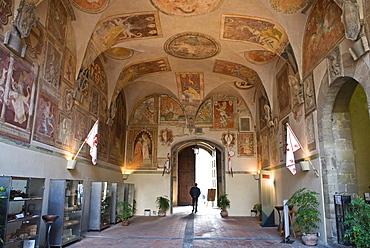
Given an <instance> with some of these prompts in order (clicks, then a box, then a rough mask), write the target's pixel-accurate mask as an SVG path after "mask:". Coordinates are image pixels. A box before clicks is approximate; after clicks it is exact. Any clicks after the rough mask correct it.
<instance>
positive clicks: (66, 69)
mask: <svg viewBox="0 0 370 248" xmlns="http://www.w3.org/2000/svg"><path fill="white" fill-rule="evenodd" d="M63 78H64V79H65V80H66V81H67V82H68V83H69V84H71V85H72V86H74V83H75V79H76V57H75V56H73V55H72V53H71V52H70V51H69V50H68V49H65V51H64V66H63Z"/></svg>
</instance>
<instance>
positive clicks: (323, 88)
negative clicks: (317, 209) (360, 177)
mask: <svg viewBox="0 0 370 248" xmlns="http://www.w3.org/2000/svg"><path fill="white" fill-rule="evenodd" d="M344 74H345V75H344V76H342V77H337V78H336V79H335V80H333V82H331V83H330V82H329V77H328V74H327V73H325V75H324V76H323V79H322V81H321V82H320V84H319V85H320V88H319V90H318V93H317V94H318V95H317V120H318V123H317V125H318V136H319V144H320V146H319V147H320V150H319V153H320V158H321V166H322V180H323V194H324V195H323V196H324V207H325V212H326V215H325V216H326V217H325V218H326V223H327V224H326V229H327V239H328V242H329V243H337V228H336V219H335V205H334V195H335V194H339V193H345V194H348V195H355V194H356V193H357V182H356V170H355V159H354V155H353V144H352V132H351V127H350V118H349V110H348V106H349V100H350V99H351V96H352V93H353V92H354V90H355V88H356V86H357V85H359V84H360V85H361V86H362V88H363V90H364V92H365V94H366V99H367V106H368V111H369V109H370V108H369V106H370V86H369V83H368V82H369V81H370V74H369V67H368V66H367V64H366V62H365V61H361V63H352V64H351V65H350V66H348V67H346V68H345V70H344ZM339 131H340V132H339ZM340 142H342V144H341V143H340ZM343 157H345V159H343Z"/></svg>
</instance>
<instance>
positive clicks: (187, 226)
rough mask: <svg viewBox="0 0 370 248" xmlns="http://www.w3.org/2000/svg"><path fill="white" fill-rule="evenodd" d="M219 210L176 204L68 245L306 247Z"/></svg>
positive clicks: (91, 247) (254, 221)
mask: <svg viewBox="0 0 370 248" xmlns="http://www.w3.org/2000/svg"><path fill="white" fill-rule="evenodd" d="M219 213H220V210H219V209H216V208H212V207H206V206H203V207H202V208H200V209H199V211H198V212H197V213H196V214H191V208H190V207H178V208H175V209H174V214H173V215H171V216H166V217H157V216H134V217H132V218H131V219H130V224H129V226H122V225H121V224H120V223H118V224H116V225H112V226H110V227H109V228H107V229H104V230H102V231H100V232H96V231H94V232H87V233H85V234H84V238H83V239H82V240H81V241H79V242H76V243H73V244H70V245H68V248H103V247H115V248H120V247H129V248H136V247H137V248H145V247H148V248H149V247H150V248H167V247H168V248H170V247H173V248H178V247H182V248H191V247H212V248H213V247H222V248H228V247H274V248H280V247H291V248H295V247H306V246H304V245H303V244H302V241H301V240H300V239H299V238H297V239H291V240H292V241H294V242H293V243H291V244H288V243H283V242H282V241H283V240H284V239H283V237H281V236H280V234H279V231H278V230H277V228H276V227H261V225H260V224H261V222H260V221H259V220H258V218H257V217H232V216H229V217H227V218H221V216H220V214H219ZM317 247H328V246H324V245H320V244H319V245H318V246H317Z"/></svg>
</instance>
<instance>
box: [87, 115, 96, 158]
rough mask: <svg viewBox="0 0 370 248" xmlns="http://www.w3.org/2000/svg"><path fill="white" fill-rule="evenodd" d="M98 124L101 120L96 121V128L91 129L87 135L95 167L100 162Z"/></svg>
mask: <svg viewBox="0 0 370 248" xmlns="http://www.w3.org/2000/svg"><path fill="white" fill-rule="evenodd" d="M98 123H99V119H97V120H96V122H95V124H94V126H93V127H92V128H91V130H90V132H89V134H88V135H87V137H86V139H85V142H86V144H88V145H89V146H90V156H91V161H92V163H93V165H96V162H97V161H98Z"/></svg>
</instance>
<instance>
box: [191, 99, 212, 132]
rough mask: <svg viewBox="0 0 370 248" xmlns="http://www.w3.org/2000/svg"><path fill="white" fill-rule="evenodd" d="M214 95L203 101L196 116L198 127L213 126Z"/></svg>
mask: <svg viewBox="0 0 370 248" xmlns="http://www.w3.org/2000/svg"><path fill="white" fill-rule="evenodd" d="M212 106H213V104H212V97H210V98H208V99H206V100H205V101H203V103H202V104H201V105H200V107H199V109H198V112H197V114H196V116H195V126H196V127H212V125H213V107H212Z"/></svg>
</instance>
